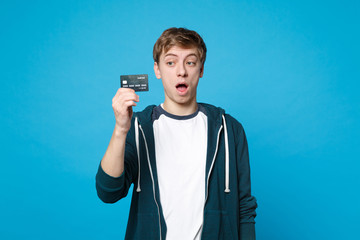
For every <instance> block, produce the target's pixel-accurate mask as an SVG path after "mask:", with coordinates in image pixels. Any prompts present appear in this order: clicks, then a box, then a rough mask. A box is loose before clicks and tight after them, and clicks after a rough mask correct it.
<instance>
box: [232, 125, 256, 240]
mask: <svg viewBox="0 0 360 240" xmlns="http://www.w3.org/2000/svg"><path fill="white" fill-rule="evenodd" d="M237 136H238V137H237V139H238V142H237V144H236V145H237V146H236V150H237V152H236V154H237V161H238V164H237V167H238V169H237V170H238V174H239V175H238V176H239V184H238V186H239V209H240V231H239V234H240V236H239V238H240V239H241V240H250V239H251V240H253V239H255V220H254V219H255V217H256V212H255V209H256V208H257V203H256V199H255V197H253V196H252V195H251V182H250V164H249V151H248V144H247V140H246V135H245V131H244V128H243V127H242V125H241V124H240V123H239V127H238V128H237Z"/></svg>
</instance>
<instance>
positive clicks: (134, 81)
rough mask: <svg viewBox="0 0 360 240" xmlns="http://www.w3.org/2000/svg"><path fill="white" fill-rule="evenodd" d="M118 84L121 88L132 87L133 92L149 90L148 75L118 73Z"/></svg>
mask: <svg viewBox="0 0 360 240" xmlns="http://www.w3.org/2000/svg"><path fill="white" fill-rule="evenodd" d="M120 85H121V87H122V88H132V89H134V90H135V92H144V91H149V83H148V75H147V74H137V75H120Z"/></svg>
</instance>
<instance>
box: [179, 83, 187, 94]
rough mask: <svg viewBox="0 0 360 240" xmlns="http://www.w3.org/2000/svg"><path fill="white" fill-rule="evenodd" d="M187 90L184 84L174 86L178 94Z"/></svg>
mask: <svg viewBox="0 0 360 240" xmlns="http://www.w3.org/2000/svg"><path fill="white" fill-rule="evenodd" d="M187 88H188V85H187V84H186V83H179V84H177V85H176V89H177V90H178V91H180V92H185V91H186V89H187Z"/></svg>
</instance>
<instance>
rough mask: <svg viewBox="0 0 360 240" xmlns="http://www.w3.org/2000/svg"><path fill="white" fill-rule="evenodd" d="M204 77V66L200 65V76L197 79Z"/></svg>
mask: <svg viewBox="0 0 360 240" xmlns="http://www.w3.org/2000/svg"><path fill="white" fill-rule="evenodd" d="M203 75H204V64H203V65H202V67H201V69H200V76H199V78H202V76H203Z"/></svg>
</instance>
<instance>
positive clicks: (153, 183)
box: [139, 124, 162, 240]
mask: <svg viewBox="0 0 360 240" xmlns="http://www.w3.org/2000/svg"><path fill="white" fill-rule="evenodd" d="M139 128H140V130H141V133H142V135H143V138H144V141H145V148H146V155H147V161H148V165H149V169H150V176H151V180H152V186H153V195H154V201H155V204H156V206H157V210H158V216H159V230H160V240H161V239H162V238H161V219H160V208H159V204H158V202H157V201H156V196H155V181H154V176H153V172H152V168H151V164H150V157H149V149H148V145H147V141H146V138H145V134H144V131H143V129H142V127H141V125H140V124H139Z"/></svg>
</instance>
